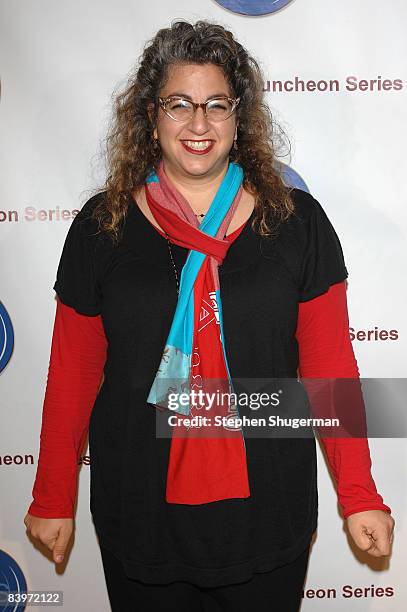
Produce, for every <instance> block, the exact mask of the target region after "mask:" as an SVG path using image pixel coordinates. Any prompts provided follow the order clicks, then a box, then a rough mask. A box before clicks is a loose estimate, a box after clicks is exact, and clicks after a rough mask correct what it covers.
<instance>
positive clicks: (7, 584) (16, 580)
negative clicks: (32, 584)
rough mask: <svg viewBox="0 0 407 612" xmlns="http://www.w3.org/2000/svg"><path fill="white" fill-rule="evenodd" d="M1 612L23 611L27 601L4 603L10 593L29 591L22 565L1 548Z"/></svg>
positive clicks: (22, 593) (21, 593)
mask: <svg viewBox="0 0 407 612" xmlns="http://www.w3.org/2000/svg"><path fill="white" fill-rule="evenodd" d="M0 593H1V602H2V603H0V612H23V610H25V607H26V606H25V603H23V602H21V603H15V602H8V603H4V602H5V600H6V599H7V595H8V594H9V593H20V595H24V594H25V593H27V582H26V580H25V577H24V574H23V572H22V571H21V567H20V566H19V565H18V564H17V562H16V561H15V560H14V559H13V557H10V555H8V554H7V553H6V552H4V550H0Z"/></svg>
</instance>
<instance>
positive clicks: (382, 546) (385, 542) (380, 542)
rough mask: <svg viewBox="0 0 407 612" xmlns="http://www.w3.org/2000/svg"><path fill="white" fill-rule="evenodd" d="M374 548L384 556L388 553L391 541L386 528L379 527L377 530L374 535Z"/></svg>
mask: <svg viewBox="0 0 407 612" xmlns="http://www.w3.org/2000/svg"><path fill="white" fill-rule="evenodd" d="M376 548H377V550H378V551H379V553H380V555H384V556H385V555H389V554H390V548H391V542H390V535H389V533H388V532H387V529H386V530H385V529H380V531H378V534H377V537H376Z"/></svg>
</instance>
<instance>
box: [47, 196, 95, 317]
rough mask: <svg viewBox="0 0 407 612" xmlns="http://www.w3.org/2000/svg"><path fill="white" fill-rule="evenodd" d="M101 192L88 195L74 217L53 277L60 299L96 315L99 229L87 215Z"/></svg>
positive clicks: (82, 311)
mask: <svg viewBox="0 0 407 612" xmlns="http://www.w3.org/2000/svg"><path fill="white" fill-rule="evenodd" d="M99 197H100V194H96V196H93V197H92V198H90V199H89V200H88V201H87V202H86V203H85V204H84V205H83V207H82V209H81V210H80V211H79V213H78V214H77V215H76V217H75V218H74V219H73V221H72V223H71V226H70V228H69V230H68V233H67V235H66V238H65V242H64V245H63V248H62V254H61V257H60V261H59V265H58V269H57V274H56V281H55V284H54V286H53V288H54V290H55V291H56V292H57V294H58V296H59V298H60V300H61V301H62V302H63V303H64V304H66V305H67V306H71V307H73V308H74V309H75V310H76V311H77V312H78V313H80V314H85V315H92V316H95V315H98V314H100V311H101V297H102V296H101V291H100V265H99V250H100V233H98V231H99V230H98V223H97V221H96V220H94V219H92V218H91V217H90V215H91V213H92V211H93V208H94V206H95V205H96V203H97V202H98V201H99Z"/></svg>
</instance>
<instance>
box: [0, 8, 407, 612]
mask: <svg viewBox="0 0 407 612" xmlns="http://www.w3.org/2000/svg"><path fill="white" fill-rule="evenodd" d="M0 13H1V15H0V23H1V25H0V28H1V29H0V54H1V55H0V61H1V103H0V114H1V123H0V126H1V127H0V130H1V140H0V148H1V159H2V167H1V173H2V178H1V182H0V193H1V199H0V240H1V246H0V249H1V250H0V262H1V264H0V275H1V284H0V406H1V421H0V422H1V425H0V491H1V495H0V500H1V501H0V503H1V510H0V583H1V586H0V589H7V588H11V589H15V588H16V587H17V588H19V589H21V590H22V591H24V590H25V589H27V590H31V591H33V590H46V591H55V590H60V591H61V590H62V591H63V596H64V607H65V609H67V610H77V611H78V612H79V611H83V612H85V610H88V609H89V604H90V602H91V605H92V609H97V610H100V611H102V610H106V611H107V610H109V609H110V608H109V604H108V598H107V593H106V587H105V582H104V577H103V569H102V564H101V559H100V553H99V549H98V544H97V540H96V535H95V531H94V527H93V523H92V520H91V515H90V511H89V456H88V454H87V453H88V449H86V450H85V454H84V455H83V457H82V458H81V467H80V478H79V496H78V508H77V515H76V529H75V541H74V546H73V548H72V550H71V551H70V554H69V558H68V561H67V563H65V565H64V566H63V567H60V566H58V567H56V566H55V565H54V563H53V562H52V556H51V553H49V552H48V553H47V552H46V550H45V549H44V547H41V546H40V545H37V544H36V543H35V542H33V541H31V540H30V539H29V538H28V537H27V534H26V529H25V525H24V524H23V519H24V516H25V514H26V511H27V509H28V506H29V504H30V502H31V499H32V498H31V490H32V486H33V482H34V478H35V472H36V464H37V459H38V450H39V434H40V427H41V414H42V402H43V399H44V393H45V385H46V378H47V371H48V363H49V354H50V345H51V336H52V327H53V322H54V316H55V307H56V302H55V293H54V291H53V289H52V287H53V284H54V281H55V276H56V268H57V263H58V260H59V257H60V253H61V249H62V245H63V241H64V239H65V236H66V233H67V231H68V228H69V226H70V224H71V222H72V220H73V218H74V216H75V214H77V212H78V210H80V208H81V207H82V205H83V204H84V202H85V201H86V199H87V197H88V195H89V193H90V191H91V190H92V189H93V188H94V187H95V186H98V185H99V184H100V183H101V182H102V181H103V162H102V157H101V142H102V140H103V137H104V136H105V132H106V128H107V124H108V121H109V117H110V112H111V106H112V96H114V93H115V92H117V91H118V90H119V89H120V87H121V86H122V85H123V84H124V83H125V81H126V76H127V74H128V73H129V72H130V70H131V69H132V67H133V66H134V64H135V63H136V62H137V58H138V56H139V55H140V53H141V51H142V47H143V45H144V43H145V42H146V40H147V39H149V38H151V37H152V36H153V35H154V33H155V32H156V31H157V30H158V29H159V28H161V27H167V26H169V25H170V24H171V21H172V20H173V19H175V18H184V19H188V20H189V21H196V20H198V19H200V18H206V19H210V20H212V21H217V22H218V23H220V24H221V25H223V26H226V27H228V28H229V29H231V30H232V31H233V33H234V34H235V36H236V37H237V38H238V40H240V42H242V44H244V45H245V46H246V47H247V48H248V49H249V50H250V51H251V52H252V54H253V55H254V56H255V57H256V59H257V60H258V61H259V63H260V65H261V67H262V69H263V72H264V96H265V100H266V102H267V103H268V105H269V106H270V108H271V110H272V112H273V114H274V117H275V120H276V121H277V123H278V124H279V126H280V127H281V128H282V130H283V131H284V133H285V135H286V136H287V138H288V140H289V142H290V144H291V149H290V151H289V150H288V149H287V150H286V153H287V156H286V157H282V158H281V159H280V161H281V162H282V163H284V164H286V165H287V168H286V170H287V180H290V181H292V182H294V183H295V184H296V185H298V186H301V187H302V188H304V189H307V190H309V191H310V192H311V193H312V194H313V195H314V197H316V198H317V199H318V200H319V202H320V203H321V204H322V205H323V207H324V209H325V211H326V212H327V214H328V216H329V218H330V219H331V221H332V223H333V225H334V227H335V229H336V231H337V233H338V235H339V237H340V239H341V243H342V246H343V250H344V255H345V260H346V264H347V268H348V271H349V279H348V283H349V284H348V304H349V313H350V330H349V333H350V334H351V338H352V342H353V346H354V351H355V354H356V357H357V360H358V364H359V369H360V373H361V376H362V377H365V378H378V379H379V378H381V379H390V378H397V379H402V378H404V377H405V374H406V323H407V315H406V301H407V295H406V274H405V269H406V246H405V245H406V237H407V235H406V234H407V229H406V228H407V212H406V208H407V182H406V180H405V177H406V172H407V166H406V152H405V147H406V142H407V128H406V126H407V104H406V89H407V82H406V57H407V39H406V37H405V32H406V26H407V6H406V4H405V3H404V2H403V1H402V0H393V1H392V2H387V3H386V2H381V1H379V0H374V1H372V0H359V2H354V3H349V2H343V1H340V0H331V1H329V2H327V1H326V0H292V1H288V0H270V1H256V0H252V1H250V0H249V1H244V0H219V1H215V0H173V1H172V2H164V1H163V0H162V1H161V0H149V2H148V4H147V5H143V4H142V3H140V2H136V1H131V0H118V1H117V2H115V3H113V2H110V1H109V0H88V1H87V2H82V1H80V0H70V1H68V0H61V1H60V2H57V3H56V2H53V1H52V0H37V1H36V2H29V1H28V0H18V1H17V2H16V1H15V0H13V1H12V0H2V1H1V2H0ZM288 153H290V155H288ZM402 399H404V398H402ZM391 401H392V398H391V397H389V398H388V402H387V401H383V405H382V407H381V408H382V415H383V419H384V420H385V419H386V418H387V416H388V413H387V410H388V407H389V404H390V403H391ZM370 448H371V454H372V461H373V468H372V472H373V476H374V479H375V482H376V485H377V488H378V490H379V492H380V493H381V495H382V496H383V498H384V501H385V502H386V503H387V504H389V505H390V507H391V508H392V510H393V516H394V517H395V519H396V529H395V537H394V544H393V552H392V555H391V557H386V558H382V559H377V558H373V557H370V556H369V555H367V554H364V553H362V552H360V551H358V550H356V548H355V547H354V546H353V545H352V542H351V540H350V537H349V536H348V533H347V531H346V524H345V522H344V521H343V519H342V518H341V515H340V512H339V509H338V505H337V500H336V493H335V489H334V485H333V481H332V479H331V477H330V475H329V471H328V468H327V465H326V463H325V460H324V456H323V454H322V452H321V449H320V447H319V446H318V465H319V475H318V481H319V527H318V530H317V532H316V537H315V540H314V542H313V546H312V553H311V557H310V562H309V569H308V573H307V580H306V585H305V588H304V593H303V603H302V610H304V612H309V611H314V610H315V611H318V610H320V611H321V612H330V611H332V612H334V611H337V610H340V611H348V612H359V611H375V612H382V611H383V612H387V611H388V612H390V611H402V610H406V609H407V586H406V580H405V559H406V550H407V528H406V518H407V509H406V477H405V474H406V467H407V462H406V448H407V445H406V440H405V438H404V436H395V437H392V438H388V437H387V438H382V437H380V438H374V439H371V440H370ZM4 609H7V610H11V609H15V608H11V607H8V608H4ZM279 612H280V611H279Z"/></svg>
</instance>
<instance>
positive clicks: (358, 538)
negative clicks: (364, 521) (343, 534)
mask: <svg viewBox="0 0 407 612" xmlns="http://www.w3.org/2000/svg"><path fill="white" fill-rule="evenodd" d="M353 539H354V540H355V543H356V545H357V546H358V547H359V548H360V549H361V550H363V551H365V552H367V551H369V549H373V548H374V545H375V544H374V540H373V538H372V537H371V536H370V535H369V534H367V533H366V532H365V531H362V530H361V531H359V532H358V533H356V534H354V536H353Z"/></svg>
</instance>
